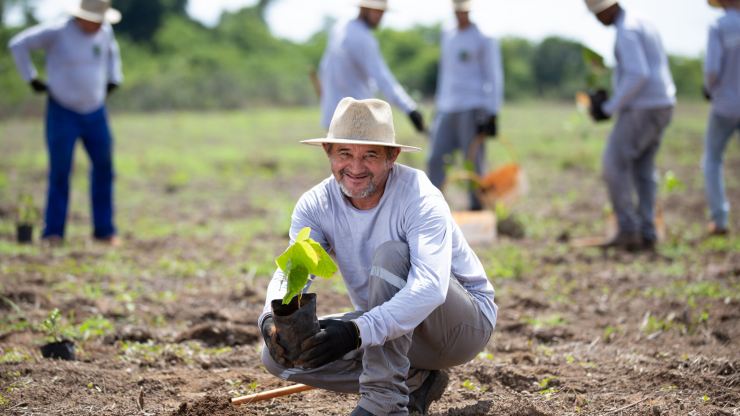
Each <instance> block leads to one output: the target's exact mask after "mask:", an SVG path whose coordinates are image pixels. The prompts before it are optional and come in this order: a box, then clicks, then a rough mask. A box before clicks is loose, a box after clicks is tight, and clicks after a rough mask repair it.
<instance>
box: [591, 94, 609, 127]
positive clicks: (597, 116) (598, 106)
mask: <svg viewBox="0 0 740 416" xmlns="http://www.w3.org/2000/svg"><path fill="white" fill-rule="evenodd" d="M589 98H590V99H591V109H590V113H591V118H593V119H594V121H603V120H608V119H609V117H610V116H609V115H608V114H606V113H605V112H604V109H603V105H604V103H605V102H606V100H608V99H609V96H608V95H607V93H606V91H605V90H598V91H596V92H595V93H593V94H591V95H590V96H589Z"/></svg>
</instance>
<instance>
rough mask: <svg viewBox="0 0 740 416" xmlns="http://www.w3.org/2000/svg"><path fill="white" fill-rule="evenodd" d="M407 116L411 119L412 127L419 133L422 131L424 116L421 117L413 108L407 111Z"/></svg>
mask: <svg viewBox="0 0 740 416" xmlns="http://www.w3.org/2000/svg"><path fill="white" fill-rule="evenodd" d="M409 118H410V119H411V123H412V124H413V125H414V128H415V129H416V131H418V132H419V133H423V132H424V117H422V115H421V113H420V112H418V111H416V110H414V111H412V112H410V113H409Z"/></svg>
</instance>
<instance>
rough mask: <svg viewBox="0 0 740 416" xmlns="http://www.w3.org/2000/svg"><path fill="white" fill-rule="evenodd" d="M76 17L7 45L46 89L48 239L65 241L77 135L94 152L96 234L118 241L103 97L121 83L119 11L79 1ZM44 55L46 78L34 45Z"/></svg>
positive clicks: (106, 3) (106, 2)
mask: <svg viewBox="0 0 740 416" xmlns="http://www.w3.org/2000/svg"><path fill="white" fill-rule="evenodd" d="M70 14H71V16H70V17H69V18H68V19H64V20H62V21H59V22H54V23H49V24H40V25H37V26H34V27H31V28H29V29H26V30H24V31H22V32H21V33H19V34H18V35H16V36H14V37H13V38H12V39H11V40H10V43H9V47H10V50H11V51H12V53H13V58H14V59H15V63H16V66H17V67H18V72H20V74H21V76H22V77H23V79H24V80H25V81H27V82H28V83H29V84H30V86H31V88H32V89H33V90H34V91H35V92H37V93H47V94H48V101H47V108H46V145H47V150H48V154H49V184H48V192H47V200H46V214H45V227H44V231H43V236H42V237H43V238H44V239H45V240H46V241H47V242H48V243H49V244H52V245H56V244H61V243H62V242H63V241H64V231H65V222H66V219H67V207H68V205H69V175H70V171H71V169H72V158H73V154H74V147H75V142H76V141H77V138H78V137H79V138H81V139H82V143H83V144H84V146H85V150H87V154H88V155H89V156H90V161H91V165H92V168H91V172H90V199H91V203H92V222H93V227H94V230H93V237H94V238H95V240H97V241H100V242H104V243H107V244H111V245H118V243H119V241H118V239H117V237H116V227H115V225H114V223H113V175H114V174H113V137H112V136H111V132H110V129H109V127H108V116H107V112H106V108H105V99H106V96H107V95H108V94H110V93H111V92H112V91H113V90H114V89H115V88H117V87H118V85H120V83H121V82H122V81H123V74H122V72H121V59H120V56H119V51H118V43H117V42H116V39H115V37H114V35H113V28H112V27H111V24H112V23H117V22H118V21H120V20H121V14H120V13H119V12H118V11H117V10H115V9H112V8H111V7H110V0H81V2H80V5H79V7H77V8H75V9H73V10H72V11H71V12H70ZM34 49H41V50H43V51H44V52H45V53H46V56H45V58H46V75H47V77H48V80H49V82H48V84H47V83H46V82H44V81H43V80H42V79H41V78H40V76H39V74H38V72H37V71H36V68H35V67H34V65H33V63H32V61H31V50H34Z"/></svg>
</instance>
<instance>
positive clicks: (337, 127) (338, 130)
mask: <svg viewBox="0 0 740 416" xmlns="http://www.w3.org/2000/svg"><path fill="white" fill-rule="evenodd" d="M301 143H305V144H311V145H315V146H320V145H322V144H324V143H340V144H361V145H368V146H387V147H396V148H399V149H401V151H402V152H418V151H419V150H421V149H420V148H418V147H414V146H407V145H404V144H399V143H396V132H395V130H394V128H393V112H392V111H391V106H390V104H388V103H387V102H385V101H383V100H377V99H374V98H371V99H367V100H355V99H354V98H352V97H345V98H343V99H342V101H340V102H339V104H337V109H336V110H334V116H332V118H331V124H330V125H329V132H328V133H327V134H326V137H322V138H318V139H308V140H301Z"/></svg>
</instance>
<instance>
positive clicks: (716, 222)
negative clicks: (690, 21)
mask: <svg viewBox="0 0 740 416" xmlns="http://www.w3.org/2000/svg"><path fill="white" fill-rule="evenodd" d="M709 4H710V5H712V6H714V7H722V8H724V10H725V14H724V15H723V16H722V17H720V18H718V19H717V21H716V22H714V24H713V25H712V26H711V27H710V28H709V41H708V44H707V56H706V58H705V61H704V87H705V95H706V97H707V98H709V99H710V100H711V101H712V110H711V113H710V114H709V122H708V125H707V132H706V137H705V139H704V158H703V162H704V183H705V187H706V198H707V203H708V205H709V211H710V215H711V218H712V221H711V222H710V223H709V230H708V231H709V235H710V236H712V235H726V234H727V233H728V232H729V218H728V217H729V212H730V203H729V202H728V200H727V195H726V193H725V184H724V181H723V179H722V168H723V163H722V159H723V156H724V152H725V150H726V149H727V144H728V143H730V139H731V138H732V137H733V134H734V133H735V132H740V0H709Z"/></svg>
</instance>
